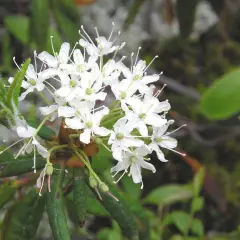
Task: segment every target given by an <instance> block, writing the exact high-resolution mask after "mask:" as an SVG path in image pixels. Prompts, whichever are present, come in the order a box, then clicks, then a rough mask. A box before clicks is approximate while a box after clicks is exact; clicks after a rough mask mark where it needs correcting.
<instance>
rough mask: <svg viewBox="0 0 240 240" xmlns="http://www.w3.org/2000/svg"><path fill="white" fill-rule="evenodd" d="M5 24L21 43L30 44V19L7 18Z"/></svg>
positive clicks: (15, 16) (19, 17)
mask: <svg viewBox="0 0 240 240" xmlns="http://www.w3.org/2000/svg"><path fill="white" fill-rule="evenodd" d="M4 23H5V25H6V28H7V29H8V31H9V32H10V33H11V34H12V35H13V36H14V37H15V38H16V39H18V40H19V41H20V42H21V43H23V44H27V43H28V31H29V19H28V17H26V16H21V15H19V16H18V15H13V16H6V17H5V18H4Z"/></svg>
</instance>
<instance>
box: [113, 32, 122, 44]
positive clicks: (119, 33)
mask: <svg viewBox="0 0 240 240" xmlns="http://www.w3.org/2000/svg"><path fill="white" fill-rule="evenodd" d="M120 35H121V32H120V31H118V34H117V36H116V38H115V39H114V40H113V41H112V44H113V43H115V42H116V41H117V39H118V38H119V36H120Z"/></svg>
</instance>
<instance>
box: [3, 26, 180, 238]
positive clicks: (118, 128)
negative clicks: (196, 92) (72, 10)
mask: <svg viewBox="0 0 240 240" xmlns="http://www.w3.org/2000/svg"><path fill="white" fill-rule="evenodd" d="M79 33H80V36H81V39H80V40H79V42H78V43H76V45H75V46H74V48H73V49H72V50H71V49H70V44H69V43H67V42H64V43H63V44H62V45H61V48H60V50H59V52H56V51H55V49H54V44H53V42H54V39H53V38H51V40H52V41H51V42H52V50H53V54H50V53H48V52H46V51H44V52H41V53H36V52H34V64H31V63H30V59H27V60H26V61H25V62H24V63H23V64H22V65H21V66H18V64H17V62H16V60H15V59H14V62H15V64H16V66H17V67H18V69H19V71H18V72H17V73H16V75H15V76H14V78H13V77H10V78H9V80H8V82H9V84H4V82H3V80H1V81H0V121H1V124H2V125H4V126H6V127H7V128H8V129H9V130H10V131H11V132H13V133H14V134H15V135H16V137H17V138H18V140H17V141H16V142H15V143H13V144H12V145H10V146H7V147H1V152H0V159H1V163H0V166H1V171H0V177H1V178H6V177H12V176H19V177H15V178H11V179H10V180H8V181H5V183H3V184H2V185H1V189H0V191H1V192H3V191H4V195H3V197H2V198H1V199H0V205H1V207H3V206H4V205H5V204H6V203H7V202H8V201H9V200H10V199H11V198H12V197H13V195H14V194H15V192H16V191H17V192H18V193H19V194H20V198H21V197H22V196H21V195H22V193H21V191H20V190H19V189H22V188H24V194H25V196H24V198H23V200H22V201H20V202H17V203H16V204H15V205H13V207H12V210H11V211H8V212H7V214H6V216H5V218H6V219H10V220H9V221H8V224H5V226H4V227H3V229H2V232H1V234H2V236H3V239H33V238H34V236H35V234H36V230H37V227H38V225H39V222H40V220H41V218H42V214H43V212H44V208H45V207H46V211H47V215H48V218H49V223H50V226H51V229H52V233H53V238H54V239H55V240H59V239H64V240H68V239H70V233H69V230H68V225H67V219H66V215H65V211H64V198H65V197H66V196H67V195H68V194H69V193H70V192H73V203H74V206H75V211H77V215H78V220H79V224H80V225H81V226H83V225H84V222H85V220H86V214H87V208H86V205H87V198H86V192H87V189H89V188H90V189H91V190H92V191H93V193H94V194H95V195H96V198H97V199H98V200H99V201H100V203H101V204H102V205H103V206H104V207H105V208H106V210H107V211H108V212H109V213H110V215H111V216H112V218H113V219H114V220H116V221H117V223H118V224H119V226H120V228H121V231H122V233H123V235H124V236H125V237H127V238H128V239H138V228H137V223H136V219H135V217H134V215H133V214H132V213H131V211H130V210H129V208H128V206H127V204H126V203H125V202H124V200H123V199H122V198H121V197H120V196H119V194H118V193H117V192H116V191H113V190H111V189H110V188H109V186H108V184H107V183H106V182H104V181H103V179H102V177H101V176H99V175H98V174H97V173H96V171H95V170H94V169H93V168H92V165H91V164H92V163H91V157H92V156H94V155H96V154H98V148H99V147H103V148H105V149H107V151H109V152H111V154H112V157H113V159H114V160H113V165H115V166H113V167H112V168H111V173H112V176H113V178H114V179H115V181H114V183H117V182H119V181H120V179H121V178H122V177H123V176H124V175H128V176H129V177H131V178H132V181H133V182H134V183H136V184H141V188H143V186H144V185H143V179H142V173H141V172H142V168H143V169H147V170H150V171H152V172H153V173H155V172H156V169H155V167H154V166H153V165H152V164H151V163H150V158H149V157H148V155H149V154H150V153H152V152H156V154H157V157H158V159H159V160H160V161H162V162H166V161H168V160H167V159H166V158H165V156H164V153H163V152H162V149H167V150H171V151H174V152H177V151H176V150H174V148H176V146H177V141H176V140H175V139H174V138H172V137H171V133H173V132H175V131H176V130H175V131H171V132H169V131H168V128H169V126H170V125H172V124H173V123H174V121H173V120H168V119H167V118H166V116H167V113H168V111H169V110H170V108H171V107H170V104H169V102H168V100H165V101H162V102H160V101H159V100H158V96H159V94H160V93H161V91H162V89H161V90H158V91H155V87H154V85H152V83H154V82H156V81H158V79H159V78H160V75H161V74H153V75H149V74H148V73H147V71H148V68H149V66H150V64H151V63H152V62H151V63H150V64H149V65H147V64H146V62H145V61H143V60H140V59H139V51H140V48H139V49H138V51H137V54H136V56H134V53H132V54H131V56H130V59H131V61H130V62H131V64H130V67H128V66H126V65H125V64H124V60H125V58H126V57H122V58H121V59H119V58H118V57H117V55H118V52H119V51H120V50H121V49H122V48H123V47H124V45H125V43H121V44H119V45H117V44H116V40H117V38H118V35H119V34H120V33H118V35H117V37H116V38H114V37H113V35H114V25H113V29H112V31H111V33H110V36H109V37H108V38H106V37H103V36H99V34H98V31H97V28H96V35H97V36H96V38H95V39H91V38H90V36H89V35H88V34H87V32H86V31H85V29H84V27H83V26H82V27H81V30H80V31H79ZM155 58H157V56H156V57H155ZM117 59H118V60H117ZM152 61H154V59H153V60H152ZM110 89H111V91H112V93H113V95H114V98H115V99H114V100H112V102H111V104H110V105H108V106H106V105H105V100H106V99H110V100H111V96H108V92H109V91H110ZM33 93H37V94H39V96H40V97H42V98H43V99H44V100H45V102H46V103H47V106H44V107H40V108H39V111H40V113H41V115H42V116H43V117H42V118H43V120H42V121H41V123H40V124H38V125H36V122H33V121H29V120H28V119H26V118H24V116H23V115H22V114H21V113H20V111H19V103H21V101H22V100H24V99H26V98H28V97H29V95H31V94H33ZM49 94H50V95H51V96H52V99H54V100H53V101H52V103H50V102H49V100H48V98H47V95H49ZM51 127H53V129H59V130H58V133H57V134H56V133H55V131H54V130H53V129H51ZM18 146H19V149H16V148H17V147H18ZM10 148H11V149H12V151H10V150H11V149H10ZM177 153H178V152H177ZM179 154H181V153H179ZM39 170H41V172H40V173H39V172H38V171H39ZM22 174H25V175H24V177H22ZM20 175H21V176H20ZM35 183H36V188H37V189H38V192H39V194H36V189H35V188H33V189H32V190H30V191H29V186H32V185H33V184H35ZM27 192H28V193H27ZM26 193H27V195H26ZM39 195H40V196H39ZM11 214H14V219H15V221H14V220H13V218H11ZM16 219H17V220H18V221H17V220H16ZM19 221H20V223H21V224H18V223H19ZM10 225H11V227H12V229H14V231H9V229H8V227H9V226H10Z"/></svg>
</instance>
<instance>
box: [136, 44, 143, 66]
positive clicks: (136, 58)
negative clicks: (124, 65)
mask: <svg viewBox="0 0 240 240" xmlns="http://www.w3.org/2000/svg"><path fill="white" fill-rule="evenodd" d="M141 49H142V47H139V48H138V51H137V55H136V58H135V63H134V66H136V64H137V60H138V56H139V52H140V50H141Z"/></svg>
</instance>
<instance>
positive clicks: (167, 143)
mask: <svg viewBox="0 0 240 240" xmlns="http://www.w3.org/2000/svg"><path fill="white" fill-rule="evenodd" d="M161 139H162V141H161V142H159V146H161V147H163V148H170V149H172V148H175V147H177V144H178V142H177V140H176V139H174V138H171V137H168V136H162V137H161Z"/></svg>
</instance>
